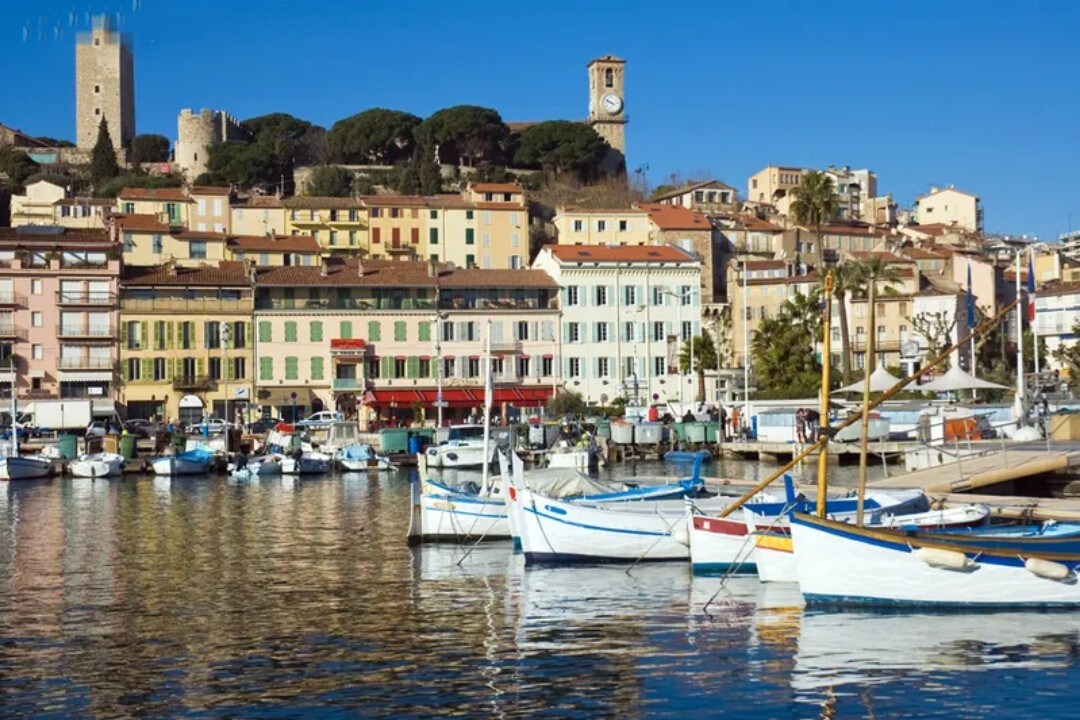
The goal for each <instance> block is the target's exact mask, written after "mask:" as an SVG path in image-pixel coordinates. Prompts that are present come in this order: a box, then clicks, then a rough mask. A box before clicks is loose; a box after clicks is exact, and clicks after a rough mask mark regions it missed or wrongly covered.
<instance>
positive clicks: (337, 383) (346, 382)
mask: <svg viewBox="0 0 1080 720" xmlns="http://www.w3.org/2000/svg"><path fill="white" fill-rule="evenodd" d="M363 387H364V380H363V378H334V380H333V382H332V383H331V388H332V389H334V390H359V389H361V388H363Z"/></svg>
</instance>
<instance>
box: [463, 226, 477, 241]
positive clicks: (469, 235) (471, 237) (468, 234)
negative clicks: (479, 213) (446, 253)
mask: <svg viewBox="0 0 1080 720" xmlns="http://www.w3.org/2000/svg"><path fill="white" fill-rule="evenodd" d="M465 244H466V245H475V244H476V231H475V230H473V229H472V228H465Z"/></svg>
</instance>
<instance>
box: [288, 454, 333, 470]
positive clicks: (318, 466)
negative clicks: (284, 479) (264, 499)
mask: <svg viewBox="0 0 1080 720" xmlns="http://www.w3.org/2000/svg"><path fill="white" fill-rule="evenodd" d="M328 472H330V458H329V457H313V456H311V455H304V456H303V457H301V458H300V459H299V460H297V459H296V458H292V457H287V458H282V460H281V473H282V474H283V475H321V474H323V473H328Z"/></svg>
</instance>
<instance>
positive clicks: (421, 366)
mask: <svg viewBox="0 0 1080 720" xmlns="http://www.w3.org/2000/svg"><path fill="white" fill-rule="evenodd" d="M416 375H417V377H422V378H426V377H431V360H430V359H429V358H420V360H419V362H417V364H416Z"/></svg>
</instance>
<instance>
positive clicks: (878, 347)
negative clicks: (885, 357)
mask: <svg viewBox="0 0 1080 720" xmlns="http://www.w3.org/2000/svg"><path fill="white" fill-rule="evenodd" d="M898 350H900V341H899V340H896V339H880V340H875V341H874V352H896V351H898ZM851 351H852V352H866V341H865V340H852V341H851Z"/></svg>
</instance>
